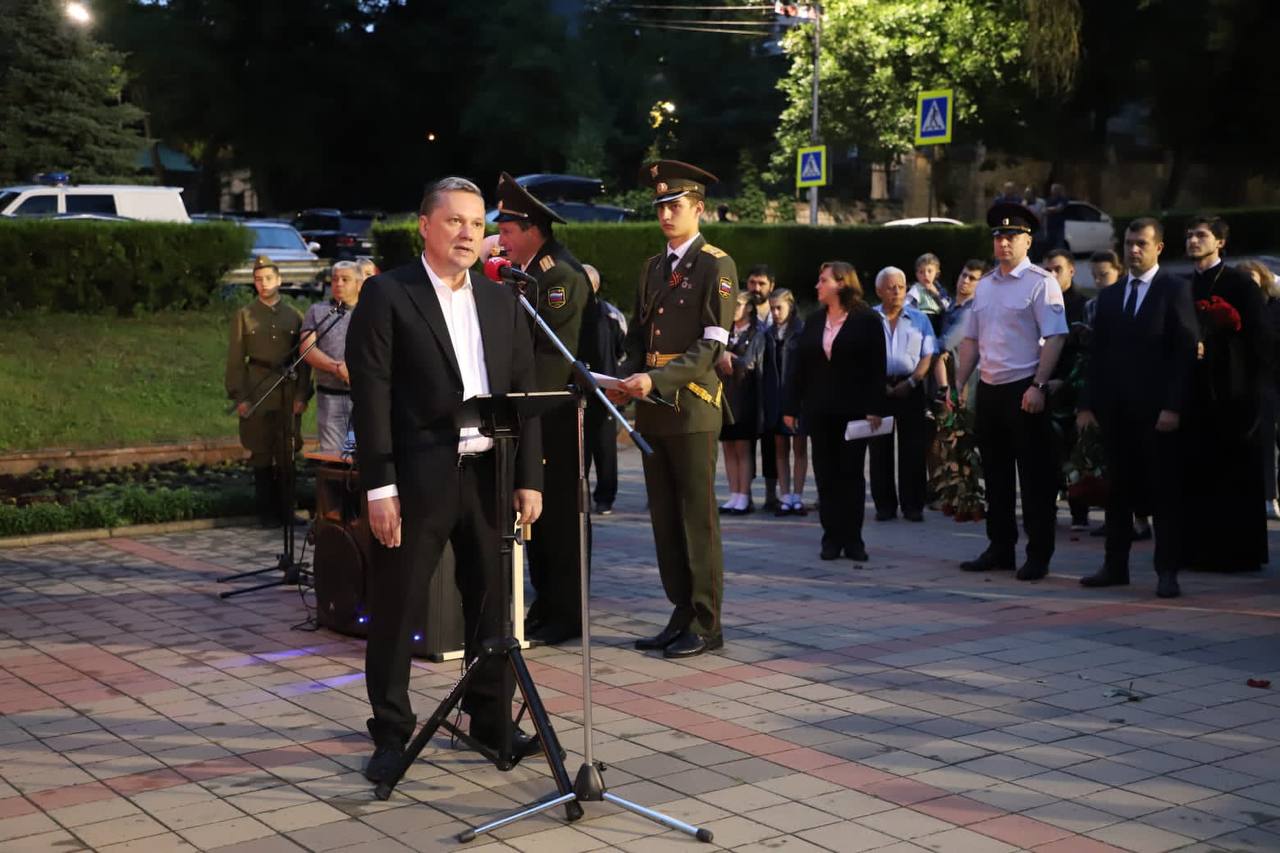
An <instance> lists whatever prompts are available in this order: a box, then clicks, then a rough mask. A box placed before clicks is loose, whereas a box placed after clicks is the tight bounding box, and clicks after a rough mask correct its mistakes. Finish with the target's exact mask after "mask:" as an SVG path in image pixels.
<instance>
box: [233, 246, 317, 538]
mask: <svg viewBox="0 0 1280 853" xmlns="http://www.w3.org/2000/svg"><path fill="white" fill-rule="evenodd" d="M253 287H254V290H256V291H257V292H258V298H257V299H255V300H254V301H253V302H252V303H251V304H249V305H247V306H245V307H244V308H241V309H240V310H239V311H237V312H236V313H235V316H234V317H232V318H231V344H230V346H229V347H228V348H227V373H226V386H227V396H228V397H229V398H231V399H232V400H234V401H235V403H236V411H237V413H238V414H239V415H240V444H242V445H243V446H244V449H245V450H248V451H249V464H250V465H252V466H253V491H254V498H255V500H256V503H257V508H258V518H259V520H260V521H261V522H262V524H263V525H264V526H271V525H274V524H278V523H279V522H280V521H281V519H282V518H284V517H286V516H287V515H288V514H291V513H292V510H293V508H292V507H283V506H281V504H282V503H283V498H282V494H283V491H282V485H283V483H282V479H281V478H282V476H283V474H284V472H285V471H286V470H287V468H286V464H287V463H288V461H289V459H288V458H287V456H286V453H295V452H297V451H298V450H299V449H301V447H302V435H301V429H300V426H301V421H302V418H301V415H302V412H303V410H304V409H306V407H307V398H308V396H309V394H308V391H309V388H310V376H311V373H310V370H309V369H308V368H307V366H306V365H305V364H301V365H299V366H298V379H297V380H296V381H294V382H282V383H281V384H280V386H279V387H278V388H276V390H275V391H274V392H273V393H272V394H271V396H270V397H268V398H267V399H266V400H263V401H262V405H260V406H258V408H257V409H256V410H255V411H254V412H253V414H252V415H250V414H249V408H250V406H252V405H253V403H254V401H255V400H257V398H258V396H259V395H261V394H262V393H263V392H264V391H266V390H267V388H269V387H270V386H271V383H272V382H273V381H274V376H275V374H276V372H277V371H278V370H279V369H280V368H281V367H282V366H286V365H288V364H289V363H290V362H292V361H293V359H294V358H296V357H297V348H298V335H299V331H300V330H301V328H302V315H301V314H299V313H298V312H297V310H296V309H294V308H293V307H292V306H289V305H286V304H284V303H283V302H281V301H280V269H279V267H277V266H276V265H275V263H274V262H273V261H272V260H271V259H270V258H268V257H267V256H266V255H262V256H260V257H259V258H258V259H257V260H256V261H255V262H254V264H253ZM268 377H271V378H268ZM290 401H292V403H290ZM286 406H291V408H292V410H293V436H294V446H293V448H291V449H290V450H286V449H285V447H284V421H283V420H282V413H283V412H284V411H285V408H286Z"/></svg>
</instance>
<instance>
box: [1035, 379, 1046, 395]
mask: <svg viewBox="0 0 1280 853" xmlns="http://www.w3.org/2000/svg"><path fill="white" fill-rule="evenodd" d="M1035 389H1036V390H1037V391H1039V392H1040V393H1041V394H1045V395H1047V394H1048V393H1049V383H1048V382H1037V383H1036V384H1035Z"/></svg>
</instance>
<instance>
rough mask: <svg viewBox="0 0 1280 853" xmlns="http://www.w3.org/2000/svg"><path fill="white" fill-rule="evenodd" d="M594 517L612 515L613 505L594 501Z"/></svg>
mask: <svg viewBox="0 0 1280 853" xmlns="http://www.w3.org/2000/svg"><path fill="white" fill-rule="evenodd" d="M596 515H613V504H611V503H603V502H601V501H596Z"/></svg>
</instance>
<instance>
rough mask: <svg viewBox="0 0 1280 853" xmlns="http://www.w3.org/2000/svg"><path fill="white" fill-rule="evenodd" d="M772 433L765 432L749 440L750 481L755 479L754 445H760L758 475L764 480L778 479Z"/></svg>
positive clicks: (776, 448)
mask: <svg viewBox="0 0 1280 853" xmlns="http://www.w3.org/2000/svg"><path fill="white" fill-rule="evenodd" d="M773 436H774V433H773V432H772V431H765V432H763V433H761V434H760V435H759V436H757V437H756V438H753V439H751V445H750V452H749V453H748V454H747V456H748V458H749V459H750V460H751V479H752V480H754V479H755V478H756V445H757V444H759V445H760V474H761V476H763V477H764V478H765V479H766V480H776V479H778V447H777V445H776V444H775V443H774V441H773Z"/></svg>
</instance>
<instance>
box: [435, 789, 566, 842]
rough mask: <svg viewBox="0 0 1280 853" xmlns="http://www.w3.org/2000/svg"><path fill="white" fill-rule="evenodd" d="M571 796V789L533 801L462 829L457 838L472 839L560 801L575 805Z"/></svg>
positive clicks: (553, 806) (555, 804) (551, 806)
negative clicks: (515, 809) (471, 827)
mask: <svg viewBox="0 0 1280 853" xmlns="http://www.w3.org/2000/svg"><path fill="white" fill-rule="evenodd" d="M573 796H574V795H573V791H570V792H569V793H567V794H559V795H557V796H555V797H552V798H551V799H549V800H543V801H542V802H540V803H535V804H534V805H532V806H529V807H528V808H525V809H521V810H520V811H518V812H512V813H511V814H509V815H507V816H506V817H500V818H498V819H497V820H491V821H489V822H488V823H486V824H484V825H483V826H477V827H476V828H475V829H466V830H463V831H462V832H459V833H458V840H459V841H461V842H464V843H465V842H467V841H472V840H474V839H475V837H476V836H477V835H482V834H484V833H486V832H493V831H494V830H495V829H500V828H502V827H504V826H506V825H507V824H509V823H515V822H516V821H518V820H524V819H525V818H527V817H533V816H534V815H536V814H542V813H543V812H545V811H547V810H548V809H554V808H555V807H556V806H558V805H560V804H561V803H568V804H569V805H570V806H575V805H577V803H574V802H573ZM578 811H579V814H581V811H582V807H581V806H579V807H578Z"/></svg>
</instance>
